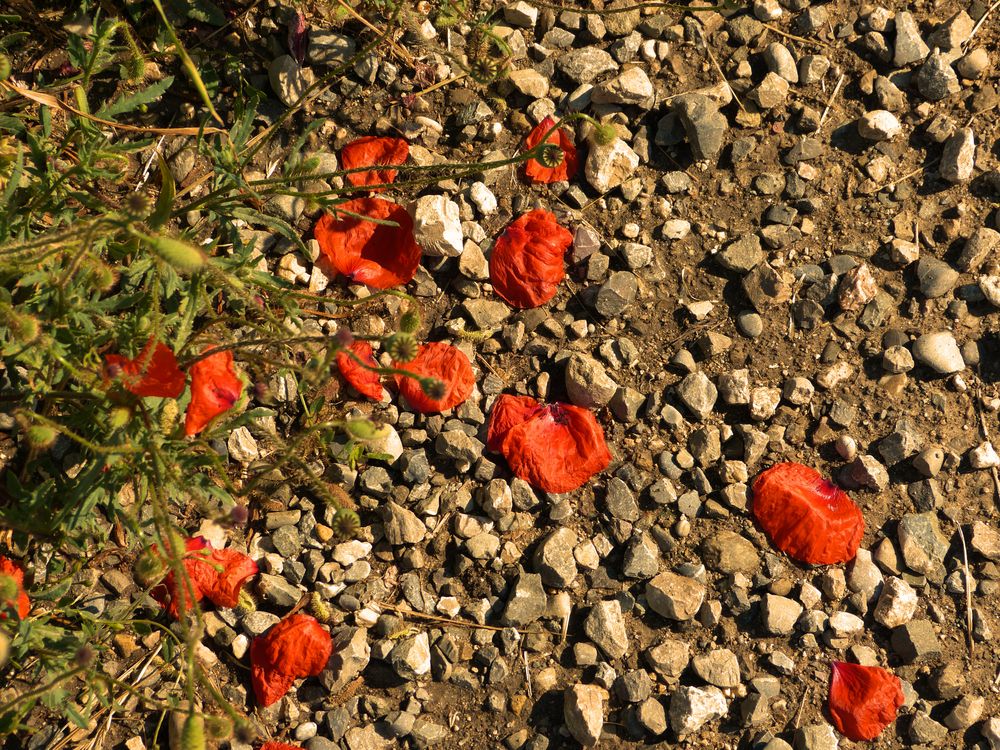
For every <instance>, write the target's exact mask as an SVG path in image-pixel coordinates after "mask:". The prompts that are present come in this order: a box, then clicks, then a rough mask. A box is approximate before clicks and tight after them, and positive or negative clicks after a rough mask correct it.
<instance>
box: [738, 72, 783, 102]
mask: <svg viewBox="0 0 1000 750" xmlns="http://www.w3.org/2000/svg"><path fill="white" fill-rule="evenodd" d="M747 99H749V100H750V101H752V102H753V103H754V104H756V105H757V106H758V107H760V108H761V109H765V110H766V109H774V108H775V107H780V106H782V105H783V104H784V103H785V100H786V99H788V81H786V80H785V79H784V78H782V77H781V76H780V75H778V74H777V73H768V74H767V75H765V76H764V79H763V80H762V81H761V82H760V83H759V84H758V85H757V86H755V87H754V88H753V89H751V90H750V93H749V94H748V95H747Z"/></svg>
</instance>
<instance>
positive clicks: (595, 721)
mask: <svg viewBox="0 0 1000 750" xmlns="http://www.w3.org/2000/svg"><path fill="white" fill-rule="evenodd" d="M607 698H608V691H607V690H605V689H604V688H602V687H600V686H599V685H573V686H572V687H570V688H567V689H566V692H565V693H564V694H563V720H564V721H565V722H566V728H567V729H568V730H569V733H570V734H571V735H573V739H575V740H576V741H577V742H579V743H580V744H581V745H583V746H584V747H593V746H594V745H596V744H597V743H598V741H599V740H600V739H601V730H602V729H603V727H604V702H605V701H606V700H607Z"/></svg>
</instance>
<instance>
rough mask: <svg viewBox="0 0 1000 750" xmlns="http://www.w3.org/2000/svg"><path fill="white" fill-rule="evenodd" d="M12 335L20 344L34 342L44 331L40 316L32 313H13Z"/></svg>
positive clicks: (11, 320) (10, 323) (11, 322)
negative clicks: (39, 320) (37, 316)
mask: <svg viewBox="0 0 1000 750" xmlns="http://www.w3.org/2000/svg"><path fill="white" fill-rule="evenodd" d="M9 325H10V334H11V337H12V338H13V339H14V340H15V341H17V342H18V343H19V344H33V343H34V342H35V341H36V340H37V339H38V337H39V336H40V335H41V333H42V326H41V324H40V323H39V322H38V318H36V317H34V316H32V315H19V314H17V313H14V314H13V315H11V318H10V321H9Z"/></svg>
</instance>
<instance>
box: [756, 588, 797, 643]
mask: <svg viewBox="0 0 1000 750" xmlns="http://www.w3.org/2000/svg"><path fill="white" fill-rule="evenodd" d="M801 614H802V605H801V604H799V603H798V602H797V601H795V600H794V599H789V598H788V597H784V596H776V595H775V594H765V595H764V601H763V605H762V606H761V617H762V618H763V621H764V629H765V630H766V631H767V632H768V633H770V634H771V635H790V634H791V632H792V631H793V630H794V629H795V623H796V622H797V621H798V619H799V615H801Z"/></svg>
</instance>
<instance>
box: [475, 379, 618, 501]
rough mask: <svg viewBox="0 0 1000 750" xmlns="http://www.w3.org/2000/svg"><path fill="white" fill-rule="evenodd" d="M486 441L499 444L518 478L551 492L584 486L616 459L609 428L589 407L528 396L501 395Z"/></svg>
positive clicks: (491, 419)
mask: <svg viewBox="0 0 1000 750" xmlns="http://www.w3.org/2000/svg"><path fill="white" fill-rule="evenodd" d="M530 402H534V408H531V407H532V404H531V403H530ZM498 410H499V411H498ZM487 443H488V444H489V445H490V447H491V448H493V447H494V446H499V451H500V453H502V454H503V456H504V458H506V459H507V463H508V464H509V465H510V469H511V471H513V472H514V474H515V476H518V477H520V478H521V479H523V480H524V481H525V482H527V483H528V484H530V485H531V486H532V487H537V488H538V489H541V490H545V491H546V492H570V491H571V490H575V489H577V488H578V487H582V486H583V485H584V484H586V483H587V481H588V480H589V479H590V478H591V477H592V476H594V474H596V473H598V472H599V471H603V470H604V469H605V468H606V467H607V465H608V464H609V463H611V452H610V451H609V450H608V446H607V443H606V442H605V440H604V430H603V429H601V425H600V424H599V423H598V422H597V419H596V418H595V417H594V415H593V414H592V413H591V412H590V411H588V410H587V409H583V408H580V407H579V406H573V405H571V404H561V403H557V404H549V405H548V406H542V405H541V404H539V403H538V402H535V401H534V399H530V398H526V397H523V396H522V397H514V396H501V397H500V398H499V399H497V404H496V406H495V407H494V410H493V414H492V415H491V418H490V426H489V432H488V437H487Z"/></svg>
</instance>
